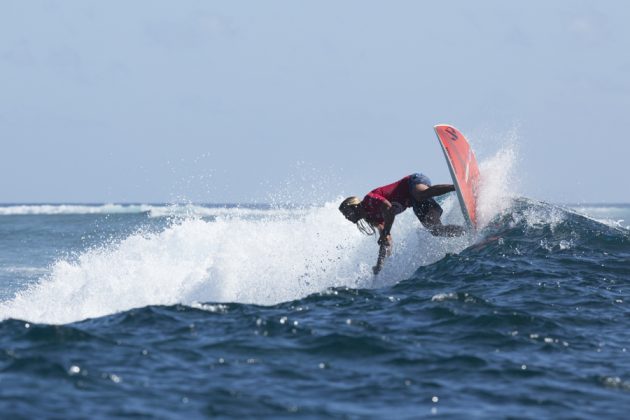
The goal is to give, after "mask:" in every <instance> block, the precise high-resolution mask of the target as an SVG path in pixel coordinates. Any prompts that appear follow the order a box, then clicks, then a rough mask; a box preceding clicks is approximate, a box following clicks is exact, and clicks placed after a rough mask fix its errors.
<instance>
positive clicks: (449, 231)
mask: <svg viewBox="0 0 630 420" xmlns="http://www.w3.org/2000/svg"><path fill="white" fill-rule="evenodd" d="M429 232H431V235H433V236H446V237H448V238H453V237H456V236H462V235H463V234H464V232H465V231H464V228H463V227H461V226H457V225H434V226H431V227H430V228H429Z"/></svg>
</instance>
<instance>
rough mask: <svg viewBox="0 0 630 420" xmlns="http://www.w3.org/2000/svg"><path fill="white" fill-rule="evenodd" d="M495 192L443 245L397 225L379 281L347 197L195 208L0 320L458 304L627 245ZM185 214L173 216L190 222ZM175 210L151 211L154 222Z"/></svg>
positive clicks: (450, 201)
mask: <svg viewBox="0 0 630 420" xmlns="http://www.w3.org/2000/svg"><path fill="white" fill-rule="evenodd" d="M508 157H509V156H508ZM511 160H512V158H511V157H509V158H508V159H505V158H501V157H499V158H496V159H495V161H494V162H492V159H490V161H491V163H492V165H490V166H489V167H486V171H485V173H486V174H490V176H492V167H494V168H495V170H496V168H497V167H499V168H500V172H501V173H505V172H506V169H505V168H504V167H503V168H502V167H501V166H502V165H501V164H500V163H501V162H506V161H507V163H505V165H507V166H509V165H510V161H511ZM482 167H483V163H482ZM488 168H490V169H488ZM494 178H495V179H509V177H498V176H497V177H494ZM483 185H484V184H482V188H483ZM488 185H491V184H488V183H485V186H486V187H487V186H488ZM489 188H490V190H492V191H495V193H494V194H495V195H494V196H493V193H488V192H487V191H486V192H485V193H483V191H482V195H481V197H482V198H483V200H485V201H484V203H483V206H484V207H483V212H482V216H483V220H484V222H485V223H484V226H483V227H482V229H481V231H480V232H478V233H476V234H471V235H466V236H463V237H460V238H436V237H433V236H431V235H430V234H429V233H428V232H427V231H426V230H424V229H423V228H422V227H421V226H420V223H419V222H418V221H417V219H416V218H415V216H414V215H413V214H412V212H409V211H407V212H405V213H403V214H401V215H400V216H399V217H397V220H396V223H395V224H394V227H393V230H392V234H393V236H394V241H395V242H394V253H393V255H392V256H391V257H390V258H388V260H387V263H386V265H385V267H384V269H383V271H382V272H381V273H380V274H379V275H378V276H374V275H373V274H372V272H371V267H372V265H373V263H374V262H375V260H376V253H377V245H376V243H375V239H374V238H366V237H365V236H363V235H361V234H360V233H359V232H358V231H357V229H356V228H355V227H354V226H353V225H352V224H350V223H348V222H347V221H346V220H345V219H344V218H343V217H340V215H339V212H338V210H337V205H338V202H339V201H340V199H339V200H335V201H332V202H330V203H327V204H325V205H323V206H320V207H312V208H304V209H257V208H254V209H251V208H226V207H223V208H209V207H200V206H196V207H194V212H196V214H195V215H194V216H192V217H182V218H175V219H173V220H172V221H171V222H170V223H169V224H168V225H167V226H166V227H165V228H163V230H161V231H159V232H155V231H149V232H146V231H138V232H136V233H133V234H131V235H129V236H127V237H126V238H124V239H122V240H118V241H116V242H111V243H106V244H103V245H101V246H99V247H96V248H94V249H89V250H86V251H84V252H83V253H81V254H80V255H78V256H76V257H73V258H65V259H60V260H58V261H57V262H56V263H54V264H53V265H52V266H51V267H50V270H49V271H48V273H47V274H45V275H43V276H42V277H41V278H40V279H39V281H38V282H37V283H35V284H32V285H31V286H30V287H28V288H27V289H24V290H21V291H19V292H18V293H17V294H16V295H15V297H14V298H13V299H11V300H8V301H5V302H0V319H6V318H17V319H23V320H27V321H30V322H40V323H49V324H65V323H71V322H75V321H79V320H83V319H86V318H94V317H101V316H105V315H110V314H113V313H117V312H123V311H127V310H129V309H132V308H139V307H145V306H151V305H167V306H168V305H176V304H184V305H188V306H195V305H197V306H198V305H201V303H200V302H210V303H230V302H234V303H245V304H258V305H274V304H278V303H282V302H290V301H294V300H298V299H302V298H304V297H306V296H309V295H312V294H317V293H321V292H323V291H326V290H329V289H331V288H339V287H342V288H351V289H369V288H383V287H391V286H393V285H397V286H395V287H396V288H403V289H407V288H410V290H409V291H410V292H412V293H415V292H417V291H418V290H423V289H426V288H430V289H432V290H431V292H430V293H431V294H430V296H438V297H436V299H447V298H448V297H449V296H458V295H449V294H448V293H452V290H446V291H444V293H445V294H444V295H440V294H439V293H440V290H435V289H436V287H437V288H438V289H439V286H440V285H447V284H448V282H449V279H450V280H452V279H454V278H458V277H461V276H467V278H469V279H470V281H474V280H475V279H484V276H488V275H490V277H492V273H494V272H497V273H500V275H501V276H506V277H508V278H509V276H515V275H519V273H524V275H529V274H528V273H527V270H526V268H527V267H528V266H530V267H531V265H532V264H536V261H537V260H536V259H537V258H541V261H542V259H545V258H547V257H548V256H549V255H560V256H561V257H563V258H564V257H566V258H567V259H568V260H569V264H572V262H571V258H573V257H572V255H571V254H570V253H568V254H567V252H571V251H574V250H577V251H579V252H588V250H589V249H593V248H601V249H604V250H605V251H606V252H609V253H610V254H611V255H613V256H614V255H615V252H616V249H617V248H616V247H620V246H621V247H626V248H627V243H628V232H627V230H623V229H615V228H612V227H609V226H606V225H603V224H601V223H598V222H596V221H594V220H591V219H588V218H586V217H583V216H580V215H578V214H577V213H575V212H572V211H570V210H568V209H565V208H562V207H559V206H554V205H551V204H547V203H542V202H537V201H534V200H528V199H524V198H514V197H510V196H506V194H505V191H506V188H505V187H501V186H499V187H497V185H491V187H489ZM441 204H442V207H443V208H444V214H443V219H444V221H445V223H456V224H462V223H463V217H462V215H461V212H460V210H459V205H458V202H457V198H456V197H455V196H454V195H452V194H451V195H449V196H446V197H445V199H443V200H442V202H441ZM88 207H89V206H88ZM138 207H142V206H138ZM189 209H190V206H189V207H186V206H181V207H179V208H178V210H179V211H181V212H182V213H181V214H182V215H185V216H189V213H186V212H187V211H188V210H189ZM172 210H173V209H172V208H169V207H167V206H164V207H159V208H156V207H152V208H151V209H150V211H152V212H155V214H159V211H165V212H167V211H172ZM169 214H172V213H169ZM199 214H201V215H202V217H197V216H198V215H199ZM205 216H214V217H210V218H206V217H205ZM563 253H565V254H563ZM445 257H446V258H445ZM436 262H437V263H436ZM613 265H614V264H613ZM419 267H420V269H419ZM505 267H507V268H505ZM523 267H525V268H523ZM488 273H490V274H488ZM405 279H410V280H405ZM418 279H421V280H422V282H419V281H418ZM493 279H494V280H496V278H493ZM503 279H505V277H504V278H503Z"/></svg>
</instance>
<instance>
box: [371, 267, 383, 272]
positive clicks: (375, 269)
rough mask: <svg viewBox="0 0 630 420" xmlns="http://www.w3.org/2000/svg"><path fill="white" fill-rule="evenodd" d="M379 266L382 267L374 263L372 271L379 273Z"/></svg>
mask: <svg viewBox="0 0 630 420" xmlns="http://www.w3.org/2000/svg"><path fill="white" fill-rule="evenodd" d="M381 268H382V266H380V265H375V266H374V267H372V272H373V273H374V274H378V273H380V271H381Z"/></svg>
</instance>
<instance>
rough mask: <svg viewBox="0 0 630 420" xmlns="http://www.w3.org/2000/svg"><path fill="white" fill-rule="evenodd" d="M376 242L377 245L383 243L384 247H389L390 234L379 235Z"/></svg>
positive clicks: (390, 241)
mask: <svg viewBox="0 0 630 420" xmlns="http://www.w3.org/2000/svg"><path fill="white" fill-rule="evenodd" d="M378 244H379V245H385V246H386V247H390V246H392V236H391V235H385V236H383V235H381V237H380V238H378Z"/></svg>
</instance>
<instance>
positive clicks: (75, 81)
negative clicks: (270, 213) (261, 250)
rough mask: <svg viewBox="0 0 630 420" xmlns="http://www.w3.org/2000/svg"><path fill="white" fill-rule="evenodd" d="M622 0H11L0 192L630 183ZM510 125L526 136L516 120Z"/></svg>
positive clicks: (609, 197) (615, 197) (0, 45)
mask: <svg viewBox="0 0 630 420" xmlns="http://www.w3.org/2000/svg"><path fill="white" fill-rule="evenodd" d="M628 21H630V2H626V1H605V0H604V1H575V0H571V1H521V2H513V1H474V2H472V1H439V2H423V1H388V2H385V1H382V2H370V1H339V0H337V1H321V0H319V1H308V2H306V1H288V0H287V1H227V0H226V1H220V2H219V1H168V2H167V1H153V0H151V1H148V0H147V1H111V0H108V1H98V2H96V1H85V0H81V1H68V0H64V1H52V0H49V1H22V0H2V1H0V142H1V143H0V144H1V145H2V152H1V153H0V202H5V203H6V202H67V201H72V202H112V201H116V202H120V201H123V202H162V201H172V200H178V199H190V200H193V201H202V202H222V203H225V202H253V201H258V202H261V201H262V202H267V201H270V200H272V199H278V198H280V199H284V198H286V199H288V200H292V201H296V200H298V199H300V197H304V198H305V199H307V200H310V201H312V200H317V199H330V198H334V197H336V196H338V195H345V194H350V193H354V194H357V195H360V194H364V193H366V192H367V190H369V189H371V188H372V187H376V186H378V185H381V184H383V183H386V182H391V181H394V180H396V179H398V178H400V177H401V176H403V175H406V174H408V173H411V172H415V171H421V172H425V173H427V174H428V175H429V176H431V178H432V179H433V180H434V181H438V182H448V181H449V180H450V177H449V175H448V171H447V169H446V166H445V164H444V158H443V156H442V153H441V151H440V149H439V146H438V144H437V141H436V139H435V135H434V133H433V128H432V127H433V125H434V124H437V123H451V124H453V125H455V126H457V127H458V128H459V129H460V130H462V131H463V132H464V133H465V134H468V135H469V137H470V139H471V141H472V143H473V147H474V148H475V150H476V151H477V155H478V157H479V158H480V160H483V159H484V158H485V157H488V156H491V155H493V154H494V153H495V152H496V151H497V150H499V149H501V148H503V147H506V145H507V144H508V143H509V141H510V139H512V140H513V142H514V143H515V144H516V146H517V147H518V150H519V152H518V158H519V165H518V181H519V182H518V189H519V191H520V192H521V193H522V194H523V195H526V196H529V197H533V198H538V199H543V200H548V201H554V202H601V201H607V202H630V188H629V184H630V175H629V172H628V164H627V163H628V160H629V156H630V146H629V142H630V135H629V134H628V133H630V128H629V127H628V122H629V121H630V25H629V24H628V23H627V22H628ZM514 138H515V140H514Z"/></svg>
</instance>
